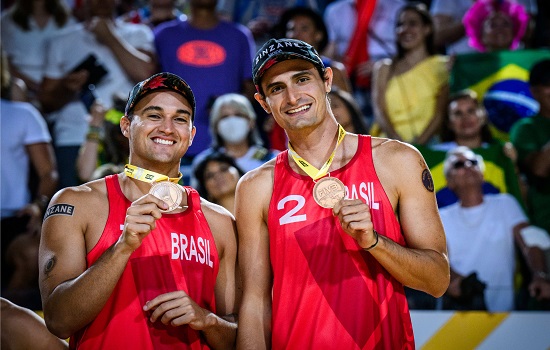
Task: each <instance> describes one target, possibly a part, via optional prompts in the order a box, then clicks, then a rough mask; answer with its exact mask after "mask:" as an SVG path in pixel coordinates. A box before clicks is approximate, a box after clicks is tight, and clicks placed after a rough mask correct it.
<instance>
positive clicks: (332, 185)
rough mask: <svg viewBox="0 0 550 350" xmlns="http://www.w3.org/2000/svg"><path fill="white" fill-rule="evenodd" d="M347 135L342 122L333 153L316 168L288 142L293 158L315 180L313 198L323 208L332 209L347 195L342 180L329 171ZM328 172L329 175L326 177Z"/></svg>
mask: <svg viewBox="0 0 550 350" xmlns="http://www.w3.org/2000/svg"><path fill="white" fill-rule="evenodd" d="M345 136H346V131H345V130H344V128H343V127H342V126H341V125H340V124H338V137H337V140H336V146H334V150H333V151H332V154H331V155H330V157H329V158H328V159H327V161H326V162H325V164H323V166H322V167H321V169H317V168H315V167H314V166H313V165H311V164H310V163H308V161H306V160H305V159H304V158H302V157H300V156H299V155H298V153H296V152H295V151H294V149H293V148H292V145H291V144H290V142H289V143H288V150H289V153H290V155H291V156H292V159H294V161H295V162H296V164H297V165H298V166H299V167H300V169H302V170H303V171H304V172H305V173H306V174H307V175H308V176H309V177H311V178H312V179H313V182H315V186H313V199H314V200H315V202H316V203H317V204H318V205H320V206H321V207H323V208H327V209H332V208H333V207H334V205H335V204H336V203H337V202H338V201H340V200H341V199H343V198H344V197H345V195H346V189H345V187H344V184H343V183H342V181H340V180H339V179H337V178H335V177H331V176H330V174H329V173H328V169H329V168H330V165H331V164H332V161H333V160H334V155H335V154H336V150H337V149H338V146H339V145H340V144H341V143H342V141H343V140H344V137H345ZM327 174H328V175H329V176H328V177H324V176H325V175H327ZM319 179H320V180H319Z"/></svg>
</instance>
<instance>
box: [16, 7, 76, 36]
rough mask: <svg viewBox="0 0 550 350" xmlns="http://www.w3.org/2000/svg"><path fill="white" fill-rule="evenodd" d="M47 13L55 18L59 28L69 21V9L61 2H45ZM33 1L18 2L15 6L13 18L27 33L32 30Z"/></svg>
mask: <svg viewBox="0 0 550 350" xmlns="http://www.w3.org/2000/svg"><path fill="white" fill-rule="evenodd" d="M45 1H46V4H45V6H46V12H48V13H49V14H50V15H52V16H53V18H54V20H55V23H56V24H57V26H58V27H63V26H64V25H65V24H66V23H67V21H68V20H69V9H68V8H67V7H66V6H65V3H64V2H63V1H61V0H45ZM33 2H34V1H33V0H18V1H16V3H15V4H14V6H13V12H12V14H11V17H12V19H13V21H14V22H15V23H16V24H17V25H18V26H19V27H21V28H22V29H23V30H25V31H29V30H30V29H31V26H30V23H29V18H30V17H31V14H32V6H33Z"/></svg>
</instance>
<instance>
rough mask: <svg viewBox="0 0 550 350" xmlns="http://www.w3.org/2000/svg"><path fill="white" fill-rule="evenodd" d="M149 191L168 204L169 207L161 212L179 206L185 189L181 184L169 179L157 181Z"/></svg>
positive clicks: (169, 210)
mask: <svg viewBox="0 0 550 350" xmlns="http://www.w3.org/2000/svg"><path fill="white" fill-rule="evenodd" d="M149 193H150V194H152V195H153V196H155V197H157V198H158V199H160V200H163V201H164V202H166V204H168V209H167V210H161V213H169V212H171V211H173V210H175V209H177V208H179V207H180V205H181V201H182V199H183V189H182V188H181V187H180V185H178V184H175V183H173V182H169V181H161V182H155V183H154V184H153V187H151V189H150V190H149ZM184 208H187V207H184Z"/></svg>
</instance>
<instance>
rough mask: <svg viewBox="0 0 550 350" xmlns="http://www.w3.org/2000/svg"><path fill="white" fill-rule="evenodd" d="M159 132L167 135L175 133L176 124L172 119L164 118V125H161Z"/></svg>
mask: <svg viewBox="0 0 550 350" xmlns="http://www.w3.org/2000/svg"><path fill="white" fill-rule="evenodd" d="M159 130H160V131H162V132H164V133H167V134H170V133H172V132H173V131H174V122H173V121H172V119H171V118H164V119H163V120H162V123H160V126H159Z"/></svg>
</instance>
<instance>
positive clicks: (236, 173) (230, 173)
mask: <svg viewBox="0 0 550 350" xmlns="http://www.w3.org/2000/svg"><path fill="white" fill-rule="evenodd" d="M243 175H244V171H242V170H241V168H239V166H238V165H237V163H236V162H235V160H234V159H233V158H232V157H230V156H228V155H227V154H225V153H221V152H215V153H210V154H209V155H207V156H206V157H205V158H203V159H202V160H201V161H200V163H199V164H197V167H196V168H195V170H194V176H195V178H196V179H197V191H199V194H200V195H201V196H202V197H204V198H206V199H208V200H209V201H211V202H212V203H216V204H219V205H221V206H222V207H224V208H225V209H227V210H229V211H230V212H231V214H233V215H234V214H235V189H236V188H237V182H238V181H239V179H240V178H241V176H243Z"/></svg>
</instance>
